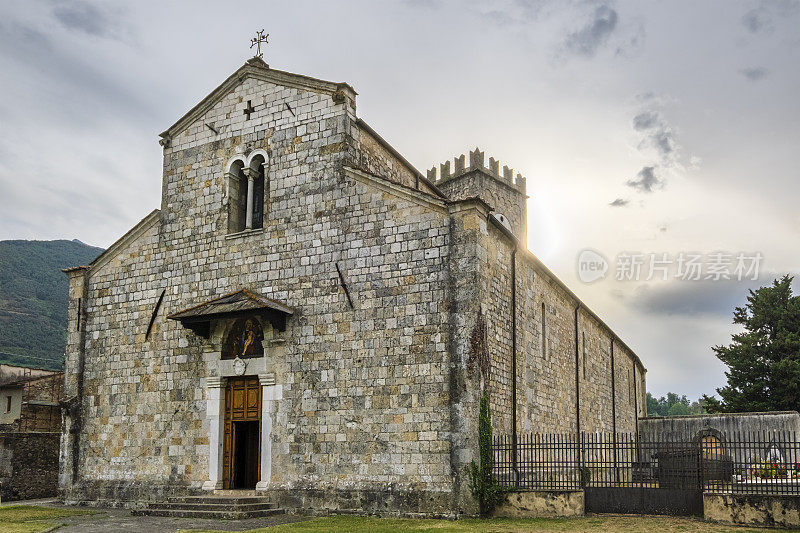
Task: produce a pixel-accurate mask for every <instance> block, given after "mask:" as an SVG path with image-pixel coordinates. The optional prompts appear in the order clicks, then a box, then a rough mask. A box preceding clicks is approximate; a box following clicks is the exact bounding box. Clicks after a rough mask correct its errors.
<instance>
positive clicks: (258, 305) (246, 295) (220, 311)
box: [167, 289, 294, 321]
mask: <svg viewBox="0 0 800 533" xmlns="http://www.w3.org/2000/svg"><path fill="white" fill-rule="evenodd" d="M264 310H273V311H278V312H279V313H283V314H285V315H293V314H294V309H292V308H291V307H289V306H288V305H285V304H282V303H281V302H278V301H276V300H272V299H270V298H264V297H263V296H258V295H256V294H253V293H252V292H250V291H248V290H247V289H242V290H240V291H236V292H232V293H229V294H225V295H224V296H220V297H218V298H213V299H211V300H208V301H206V302H203V303H201V304H198V305H195V306H193V307H190V308H188V309H184V310H183V311H178V312H177V313H173V314H171V315H169V316H168V317H167V318H169V319H171V320H181V321H189V320H204V319H208V318H211V317H219V316H225V315H234V314H242V313H248V312H253V311H264Z"/></svg>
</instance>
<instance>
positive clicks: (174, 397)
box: [62, 77, 452, 508]
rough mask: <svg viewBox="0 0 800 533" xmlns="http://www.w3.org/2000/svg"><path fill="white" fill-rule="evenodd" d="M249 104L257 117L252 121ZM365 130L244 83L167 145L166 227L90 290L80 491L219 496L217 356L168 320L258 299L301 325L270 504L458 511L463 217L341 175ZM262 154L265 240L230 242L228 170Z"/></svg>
mask: <svg viewBox="0 0 800 533" xmlns="http://www.w3.org/2000/svg"><path fill="white" fill-rule="evenodd" d="M248 100H250V101H251V102H252V103H253V105H254V106H256V107H257V109H258V111H257V112H255V113H253V115H252V117H251V118H250V120H249V121H246V120H245V118H244V115H243V108H244V106H245V105H246V102H247V101H248ZM287 103H288V104H289V105H290V106H291V108H292V109H293V110H294V111H295V115H294V116H293V115H292V114H291V113H289V112H288V111H286V105H285V104H287ZM353 113H354V108H352V107H351V106H348V105H347V104H346V103H336V102H335V101H334V99H333V98H332V97H331V95H329V94H325V93H324V92H315V91H312V90H303V89H302V88H295V87H285V86H279V85H275V84H271V83H269V82H266V81H263V80H259V79H253V78H249V77H248V78H245V79H244V81H243V82H242V83H241V85H239V86H238V87H237V88H236V89H235V90H234V91H233V92H232V93H230V94H229V95H227V96H225V97H224V98H223V99H222V100H221V101H219V102H218V103H217V104H216V105H215V106H213V108H211V109H210V110H209V111H208V112H207V113H206V115H205V116H204V117H202V118H201V119H199V120H198V121H197V122H196V123H195V124H194V125H192V126H190V127H189V128H188V129H187V130H185V132H184V133H182V134H180V135H178V136H176V138H174V139H172V142H171V145H170V146H169V147H167V148H166V149H165V152H164V193H163V202H162V210H161V212H160V214H156V215H154V216H153V217H152V220H151V221H150V222H147V223H145V224H144V226H142V228H140V229H139V231H138V234H137V235H136V236H135V238H131V239H130V240H128V241H124V242H122V243H121V244H120V247H119V248H117V249H114V250H113V253H110V254H108V255H107V256H106V257H101V258H100V260H99V261H97V262H96V263H95V264H93V265H92V268H91V270H90V272H89V288H88V309H87V311H88V318H87V335H88V339H87V343H86V375H85V399H84V402H83V408H84V411H85V415H86V416H85V424H84V427H83V430H82V432H81V439H82V442H84V443H85V444H84V445H82V446H81V458H80V461H79V463H80V465H81V466H80V473H79V474H80V475H79V479H78V480H77V483H76V484H75V485H74V486H73V487H72V490H73V491H77V492H78V493H80V492H83V494H91V495H93V496H96V497H112V498H120V499H125V498H131V497H139V496H141V495H144V496H151V495H153V494H156V493H158V492H159V491H160V492H169V491H174V490H175V488H176V487H177V488H181V487H183V488H184V489H185V490H187V491H190V490H197V489H198V488H199V487H200V485H201V484H202V482H203V481H205V480H206V479H208V453H209V452H208V438H207V435H208V427H207V422H206V419H205V389H204V387H203V383H204V379H203V378H204V377H205V376H207V375H211V374H212V373H213V368H209V367H207V366H206V364H205V362H204V360H203V358H202V356H201V353H204V352H206V351H208V350H209V346H208V341H205V340H203V339H201V338H200V337H197V336H196V335H194V334H193V333H191V332H190V331H188V330H186V329H183V328H182V327H181V326H180V325H179V324H178V323H176V322H173V321H169V320H166V319H165V316H166V315H167V314H169V313H172V312H175V311H178V310H180V309H183V308H186V307H189V306H191V305H194V304H196V303H199V302H201V301H204V300H206V299H209V298H213V297H216V296H219V295H222V294H225V293H228V292H232V291H235V290H238V289H241V288H249V289H251V290H254V291H256V292H258V293H260V294H263V295H265V296H267V297H269V298H273V299H276V300H280V301H283V302H286V303H287V304H288V305H290V306H292V307H293V308H294V309H295V315H294V317H293V318H292V319H291V320H290V322H289V324H288V327H287V331H286V332H285V339H286V342H285V359H284V360H282V361H274V371H275V374H276V380H277V382H278V383H279V384H281V385H282V387H283V399H282V400H281V401H280V402H279V405H278V409H277V412H276V413H275V424H274V430H273V466H272V472H273V477H272V484H273V485H272V487H273V488H274V489H275V490H285V491H288V492H291V493H294V494H300V493H302V492H303V491H308V492H309V493H311V492H310V491H313V490H316V491H319V490H323V491H334V490H339V491H342V492H346V491H352V490H356V491H370V490H373V491H382V490H383V489H384V488H385V487H386V486H387V484H392V485H393V486H394V487H395V488H396V489H397V490H400V491H401V492H402V491H405V492H406V493H409V494H417V495H419V494H431V495H432V496H431V498H433V499H434V500H436V501H430V500H425V501H422V500H415V501H419V503H418V505H419V506H422V505H425V506H428V508H436V507H437V506H438V508H445V505H446V506H449V505H450V504H449V498H450V496H449V494H450V493H451V487H452V481H451V475H450V444H449V429H450V411H449V396H448V387H449V363H450V354H449V352H448V350H447V346H448V339H447V329H446V327H445V325H446V324H447V323H448V320H449V314H448V307H447V294H446V288H447V283H446V280H447V275H448V274H447V272H448V270H447V250H448V236H449V218H448V213H447V209H446V206H445V204H444V202H442V201H439V200H434V199H432V198H431V197H430V196H429V195H426V194H424V193H420V192H413V191H407V190H406V189H405V188H399V187H397V186H394V187H396V188H397V191H390V190H388V189H387V188H386V187H388V186H389V185H386V186H377V185H376V184H375V182H374V179H370V178H369V177H365V176H364V175H361V174H359V173H358V172H357V171H347V170H345V169H344V167H343V164H344V163H345V161H346V160H347V159H348V157H349V156H348V154H349V151H348V148H347V147H348V146H352V145H353V142H352V139H351V135H352V128H353V118H354V116H353ZM206 122H207V123H211V124H214V125H215V128H216V129H217V130H218V131H220V135H219V136H216V135H214V134H213V132H211V131H210V130H209V129H208V128H206V127H205V125H204V123H206ZM256 148H262V149H265V150H267V151H268V152H269V153H270V161H269V165H268V173H267V178H268V184H267V187H268V194H265V198H266V200H265V206H264V213H265V216H264V228H263V230H256V231H250V232H243V233H240V234H236V235H227V234H226V229H227V227H228V225H227V220H226V216H227V209H226V208H225V202H226V193H225V191H226V179H225V176H224V172H225V166H226V162H227V161H229V160H230V159H231V158H232V157H234V156H236V155H237V154H239V153H244V154H245V155H246V153H247V152H248V151H249V150H252V149H256ZM337 262H338V263H339V265H340V268H341V270H342V272H343V275H344V277H345V279H346V280H347V283H348V285H349V288H350V291H351V295H352V298H353V303H354V307H355V308H354V309H351V308H349V306H348V303H347V300H346V298H345V296H344V293H343V291H342V289H341V287H340V286H339V280H338V275H337V271H336V263H337ZM162 290H166V293H165V297H164V301H163V305H162V308H161V310H160V312H159V314H158V316H157V319H156V321H155V325H154V328H153V331H152V332H151V334H150V337H149V338H145V332H146V329H147V325H148V323H149V320H150V317H151V314H152V312H153V310H154V307H155V304H156V301H157V300H158V298H159V295H160V293H161V291H162ZM76 295H77V288H76V292H74V293H72V296H71V298H72V300H71V302H72V303H71V305H75V303H74V300H76V299H77V298H75V296H76ZM70 317H71V321H70V329H71V330H72V329H74V327H75V323H74V322H73V321H72V320H74V318H75V315H74V314H71V315H70ZM72 341H73V342H71V343H70V344H69V346H70V350H71V353H70V354H68V364H69V365H70V366H71V368H72V369H74V368H75V365H76V364H77V363H76V361H77V351H78V350H77V342H76V341H75V339H72ZM267 356H268V357H270V354H267ZM68 374H69V376H70V378H69V379H72V376H74V370H71V371H70V372H69V373H68ZM66 448H67V447H66V445H65V449H66ZM66 455H67V452H66V451H64V452H62V456H66ZM76 496H77V494H76ZM441 498H447V504H443V503H441V502H440V501H439V500H438V499H441Z"/></svg>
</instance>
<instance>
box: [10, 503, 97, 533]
mask: <svg viewBox="0 0 800 533" xmlns="http://www.w3.org/2000/svg"><path fill="white" fill-rule="evenodd" d="M81 514H94V511H85V510H79V509H58V508H50V507H38V506H33V505H9V506H8V507H0V533H41V532H42V531H50V530H51V529H53V528H54V527H56V526H58V525H59V524H58V522H54V521H53V520H55V519H56V518H63V517H66V516H75V515H81Z"/></svg>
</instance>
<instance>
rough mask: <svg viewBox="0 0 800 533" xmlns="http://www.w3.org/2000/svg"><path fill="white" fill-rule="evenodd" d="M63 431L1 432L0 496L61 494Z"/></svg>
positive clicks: (30, 496)
mask: <svg viewBox="0 0 800 533" xmlns="http://www.w3.org/2000/svg"><path fill="white" fill-rule="evenodd" d="M60 437H61V435H60V434H59V433H4V434H0V463H1V464H0V476H1V477H0V497H2V499H3V500H4V501H10V500H28V499H33V498H47V497H50V496H56V495H57V494H58V447H59V440H60Z"/></svg>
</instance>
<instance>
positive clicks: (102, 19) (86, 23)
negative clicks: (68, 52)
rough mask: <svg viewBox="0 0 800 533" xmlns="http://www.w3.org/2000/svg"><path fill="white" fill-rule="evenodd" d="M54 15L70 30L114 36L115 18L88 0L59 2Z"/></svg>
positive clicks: (96, 35) (101, 35) (94, 34)
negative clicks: (86, 0) (85, 0)
mask: <svg viewBox="0 0 800 533" xmlns="http://www.w3.org/2000/svg"><path fill="white" fill-rule="evenodd" d="M53 16H55V18H56V20H58V21H59V22H60V23H61V25H62V26H64V27H65V28H67V29H68V30H73V31H80V32H83V33H86V34H88V35H92V36H94V37H108V36H113V34H114V31H113V30H114V26H115V24H113V19H112V17H110V16H109V15H108V13H106V12H105V11H103V10H102V9H100V8H99V7H98V5H97V4H90V3H88V2H69V3H59V4H58V5H56V7H55V8H53Z"/></svg>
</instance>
